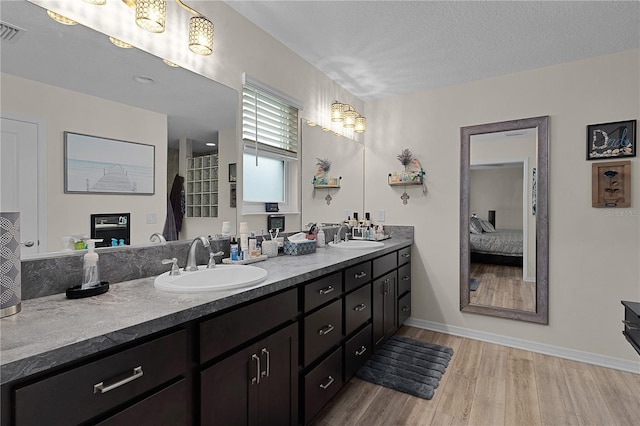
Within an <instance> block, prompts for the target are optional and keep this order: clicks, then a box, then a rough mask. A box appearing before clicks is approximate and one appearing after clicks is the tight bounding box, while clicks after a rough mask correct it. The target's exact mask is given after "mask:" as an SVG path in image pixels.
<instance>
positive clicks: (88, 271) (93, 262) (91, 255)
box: [81, 239, 102, 290]
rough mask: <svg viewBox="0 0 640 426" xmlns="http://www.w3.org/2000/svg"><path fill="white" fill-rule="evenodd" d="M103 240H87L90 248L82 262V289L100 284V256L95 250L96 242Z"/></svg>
mask: <svg viewBox="0 0 640 426" xmlns="http://www.w3.org/2000/svg"><path fill="white" fill-rule="evenodd" d="M101 241H102V240H101V239H100V240H94V239H89V240H87V248H88V249H89V250H88V251H87V253H86V254H85V255H84V258H83V264H82V287H81V288H82V290H86V289H88V288H92V287H95V286H98V285H100V269H99V268H98V260H99V259H100V256H98V253H96V252H95V249H96V242H101Z"/></svg>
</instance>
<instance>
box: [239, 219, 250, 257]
mask: <svg viewBox="0 0 640 426" xmlns="http://www.w3.org/2000/svg"><path fill="white" fill-rule="evenodd" d="M239 232H240V249H239V250H240V251H241V252H242V254H241V255H240V258H241V259H242V260H244V259H248V258H249V225H247V222H240V229H239Z"/></svg>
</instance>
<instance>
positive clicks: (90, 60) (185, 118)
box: [1, 0, 240, 257]
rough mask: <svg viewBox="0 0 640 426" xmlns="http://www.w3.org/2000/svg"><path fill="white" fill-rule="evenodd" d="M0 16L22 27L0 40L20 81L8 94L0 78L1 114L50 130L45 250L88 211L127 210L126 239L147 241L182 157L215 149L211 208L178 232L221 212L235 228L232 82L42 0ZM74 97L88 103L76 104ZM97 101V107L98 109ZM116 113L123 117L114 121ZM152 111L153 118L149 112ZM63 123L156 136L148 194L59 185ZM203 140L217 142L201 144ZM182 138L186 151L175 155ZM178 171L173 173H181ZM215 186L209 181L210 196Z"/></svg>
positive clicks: (125, 136)
mask: <svg viewBox="0 0 640 426" xmlns="http://www.w3.org/2000/svg"><path fill="white" fill-rule="evenodd" d="M2 20H3V22H6V23H8V24H11V25H14V26H17V27H20V28H22V29H23V31H22V34H20V36H19V37H18V38H17V40H15V41H10V42H9V41H5V40H3V41H2V49H1V53H2V68H1V71H2V75H3V80H4V81H9V82H11V83H15V84H16V85H17V84H20V85H21V87H24V89H21V90H22V92H21V93H16V92H17V90H14V93H13V94H12V97H10V94H9V90H7V95H6V96H5V90H4V89H5V87H8V86H9V85H7V86H5V85H4V84H3V94H2V113H3V117H4V115H5V113H8V114H11V113H12V112H13V113H16V112H17V114H18V115H19V116H21V117H22V116H26V117H30V116H36V117H39V118H40V119H42V121H43V122H44V124H45V127H46V132H47V136H46V138H45V139H44V143H45V144H46V153H47V157H48V160H47V164H48V167H47V181H48V183H47V189H46V192H47V200H46V205H40V206H38V209H43V211H44V215H45V216H46V217H47V219H46V222H47V223H46V228H47V232H46V234H47V237H48V238H47V246H48V250H47V251H49V252H56V251H59V250H61V249H62V243H61V239H62V237H63V236H65V235H71V234H78V233H88V232H89V228H90V214H92V213H114V212H130V213H131V222H132V224H131V225H132V229H131V243H132V244H134V245H135V244H148V243H149V237H150V236H151V234H152V233H153V232H162V229H163V224H164V221H165V213H166V206H167V204H166V194H167V193H168V192H169V191H170V190H171V185H172V182H173V179H174V177H175V174H176V173H177V172H178V171H179V170H180V169H182V170H185V167H186V166H185V164H184V163H186V159H185V156H197V155H203V154H207V153H210V154H218V155H219V168H218V175H219V181H218V185H217V189H218V190H217V193H216V194H215V197H216V198H217V204H218V214H217V217H215V218H213V217H212V218H186V219H185V220H186V222H185V224H186V230H187V231H186V232H185V230H184V229H183V232H182V233H181V234H180V235H179V238H180V239H187V238H193V237H194V236H195V235H199V234H202V233H206V234H210V235H214V234H216V233H219V232H220V230H221V224H222V221H230V222H231V223H232V229H235V227H236V208H235V206H234V202H233V201H232V200H231V196H232V191H231V189H232V187H231V183H230V182H229V179H228V166H229V164H231V163H237V152H236V151H237V150H236V138H237V133H236V116H237V102H238V93H237V91H235V90H233V89H231V88H229V87H226V86H224V85H222V84H219V83H217V82H214V81H212V80H210V79H208V78H206V77H203V76H201V75H199V74H196V73H193V72H191V71H189V70H187V69H184V68H181V67H171V66H169V65H167V64H165V63H163V60H162V58H158V57H156V56H153V55H150V54H148V53H147V52H145V51H142V50H139V49H136V48H135V47H134V48H130V49H123V48H119V47H116V46H115V45H114V44H112V43H111V42H110V41H109V38H108V37H107V36H106V35H104V34H102V33H99V32H97V31H94V30H92V29H90V28H87V27H84V26H82V25H74V26H66V25H61V24H59V23H57V22H54V21H53V20H52V19H50V18H49V17H48V16H47V13H46V11H45V10H44V9H43V8H41V7H39V6H37V5H35V4H33V3H30V2H27V1H23V0H19V1H10V2H2ZM5 77H6V78H5ZM16 77H17V78H16ZM149 79H151V80H153V81H151V80H149ZM4 81H3V83H4ZM41 83H44V84H46V85H47V86H46V87H45V86H42V84H41ZM145 83H150V84H145ZM47 87H52V88H53V89H51V90H48V89H47ZM63 92H64V93H65V94H67V95H68V97H67V98H65V99H59V100H58V99H52V96H53V95H52V94H54V93H63ZM69 99H73V100H72V101H69ZM81 99H90V100H91V101H92V102H93V103H92V104H91V106H83V105H78V104H76V102H80V100H81ZM103 101H104V102H103ZM30 103H31V104H34V105H36V106H37V108H36V107H34V111H33V112H31V111H29V104H30ZM45 103H46V104H50V105H51V107H49V109H48V110H46V109H43V108H42V105H43V104H45ZM95 105H104V108H103V109H102V110H96V109H94V108H95ZM54 110H59V111H72V110H74V111H82V112H83V114H82V118H78V117H80V114H77V117H70V116H69V115H70V114H66V115H65V117H64V119H65V120H66V121H65V122H64V123H59V122H58V121H57V120H59V116H62V115H63V114H58V113H56V111H54ZM123 111H127V113H126V115H125V114H124V113H123ZM87 112H92V113H87ZM14 115H15V114H14ZM117 116H120V117H121V120H115V119H114V117H117ZM151 116H154V117H159V120H158V119H154V120H153V121H152V120H147V118H148V117H151ZM158 123H159V125H158ZM159 128H162V129H159ZM63 131H71V132H77V133H82V134H90V135H94V136H99V137H105V138H113V139H121V140H127V141H130V142H138V143H147V144H149V143H152V144H155V146H156V148H155V159H156V160H155V161H156V183H155V194H154V195H152V196H146V197H145V196H139V195H84V194H83V195H78V194H65V193H64V191H63V188H62V185H61V184H60V182H61V180H60V178H61V174H62V173H63V168H62V164H63V158H62V152H61V148H60V147H61V146H62V143H63V142H62V141H63ZM206 143H215V144H216V145H215V146H213V147H208V146H206V145H205V144H206ZM180 145H183V148H184V150H183V152H182V153H180V154H178V152H179V149H180ZM181 162H182V163H181ZM182 170H180V171H181V173H180V174H181V175H183V174H184V175H186V173H187V172H186V170H185V171H184V172H183V171H182ZM158 176H162V177H163V179H161V180H160V179H158ZM234 184H235V185H238V184H240V182H238V181H237V182H234ZM185 187H186V183H185ZM211 188H213V186H211ZM214 192H216V191H213V189H210V190H209V193H210V195H211V194H213V193H214ZM211 196H212V197H213V195H211ZM208 197H209V195H207V198H208ZM65 209H66V210H65ZM61 212H64V213H65V214H61ZM21 219H22V218H21ZM22 228H23V234H24V233H25V232H26V230H27V228H28V226H27V225H26V224H25V222H24V221H22ZM36 253H37V252H36ZM30 254H35V253H30V252H29V250H27V249H26V248H25V250H24V251H23V255H24V256H23V257H29V256H30Z"/></svg>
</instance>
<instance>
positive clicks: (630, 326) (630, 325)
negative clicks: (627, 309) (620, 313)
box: [622, 320, 640, 331]
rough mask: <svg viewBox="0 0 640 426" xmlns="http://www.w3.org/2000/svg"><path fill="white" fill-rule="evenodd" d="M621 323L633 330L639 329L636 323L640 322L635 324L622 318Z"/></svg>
mask: <svg viewBox="0 0 640 426" xmlns="http://www.w3.org/2000/svg"><path fill="white" fill-rule="evenodd" d="M622 323H623V324H624V325H626V326H627V328H628V329H629V330H633V331H639V330H640V327H638V325H640V324H635V323H633V322H631V321H625V320H622Z"/></svg>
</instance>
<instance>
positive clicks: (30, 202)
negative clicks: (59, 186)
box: [0, 117, 38, 257]
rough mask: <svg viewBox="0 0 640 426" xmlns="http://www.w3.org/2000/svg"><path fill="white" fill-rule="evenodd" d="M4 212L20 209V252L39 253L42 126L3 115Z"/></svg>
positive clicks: (0, 167)
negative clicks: (39, 171) (40, 127)
mask: <svg viewBox="0 0 640 426" xmlns="http://www.w3.org/2000/svg"><path fill="white" fill-rule="evenodd" d="M0 128H1V129H2V138H1V139H0V211H6V212H15V211H19V212H20V239H21V240H22V243H23V245H22V247H21V248H20V255H21V257H22V256H25V255H33V254H37V253H38V125H37V124H34V123H28V122H25V121H18V120H11V119H8V118H4V117H3V118H2V125H1V126H0Z"/></svg>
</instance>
